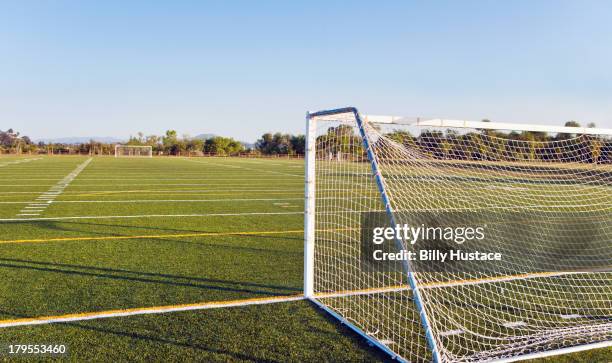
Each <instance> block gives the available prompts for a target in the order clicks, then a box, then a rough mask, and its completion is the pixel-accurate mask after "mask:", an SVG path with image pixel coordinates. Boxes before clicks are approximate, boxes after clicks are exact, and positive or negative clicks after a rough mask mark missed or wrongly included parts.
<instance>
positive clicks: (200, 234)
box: [0, 229, 304, 244]
mask: <svg viewBox="0 0 612 363" xmlns="http://www.w3.org/2000/svg"><path fill="white" fill-rule="evenodd" d="M303 232H304V230H303V229H299V230H297V229H296V230H289V231H247V232H199V233H177V234H154V235H138V236H104V237H59V238H46V239H16V240H5V241H0V244H13V243H44V242H66V241H94V240H115V239H147V238H152V239H157V238H169V237H200V236H232V235H235V236H251V235H258V234H293V233H303Z"/></svg>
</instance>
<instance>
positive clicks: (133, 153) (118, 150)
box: [115, 145, 153, 158]
mask: <svg viewBox="0 0 612 363" xmlns="http://www.w3.org/2000/svg"><path fill="white" fill-rule="evenodd" d="M138 156H140V157H148V158H150V157H152V156H153V147H152V146H140V145H115V157H116V158H118V157H138Z"/></svg>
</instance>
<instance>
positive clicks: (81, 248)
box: [0, 156, 612, 362]
mask: <svg viewBox="0 0 612 363" xmlns="http://www.w3.org/2000/svg"><path fill="white" fill-rule="evenodd" d="M24 159H33V158H32V157H21V158H19V157H5V156H2V157H0V164H4V163H5V162H11V161H16V160H24ZM37 159H38V157H37ZM86 159H87V158H86V157H78V156H75V157H71V156H66V157H40V159H39V160H32V161H28V162H23V163H10V164H7V165H6V166H4V167H2V168H0V202H11V203H15V204H11V203H5V204H0V219H9V218H10V219H12V218H16V215H17V214H18V213H19V211H20V210H21V209H22V208H23V207H24V205H27V203H32V202H33V201H34V200H35V199H36V198H37V197H38V196H40V195H41V194H42V193H45V192H46V191H48V190H49V189H50V188H51V187H52V186H54V185H55V184H57V182H58V181H59V180H61V179H63V178H64V177H65V176H66V175H68V174H69V173H70V172H71V171H73V170H74V169H75V168H76V166H77V165H79V164H81V163H83V162H84V161H85V160H86ZM302 197H303V161H300V160H283V159H272V160H265V159H239V158H202V159H187V158H152V159H127V158H126V159H114V158H105V157H96V158H94V159H93V161H92V162H91V163H90V165H88V166H87V167H86V168H85V169H84V170H83V171H82V172H81V173H80V174H79V176H78V177H77V178H75V179H74V180H73V181H72V182H71V183H70V185H69V186H68V187H67V188H66V189H65V190H63V192H62V193H61V194H59V195H58V196H57V197H56V198H55V200H54V201H53V202H52V203H50V205H49V206H48V207H47V208H46V209H45V210H44V211H43V212H42V213H41V214H40V217H72V216H109V215H121V216H146V215H180V214H198V215H202V216H195V217H159V218H147V217H138V218H129V219H128V218H125V219H113V218H110V219H75V220H31V221H28V220H27V218H24V219H23V220H22V221H11V222H2V223H0V234H1V235H2V238H1V239H2V240H4V241H17V240H19V241H26V242H22V243H0V273H2V275H3V279H2V280H1V281H0V301H1V306H2V308H0V320H7V319H18V318H25V317H38V316H49V315H63V314H69V313H86V312H93V311H102V310H113V309H130V308H141V307H148V306H160V305H173V304H190V303H200V302H206V301H219V300H238V299H256V298H265V297H275V296H283V295H292V294H297V293H300V291H301V290H302V259H303V255H302V253H303V251H302V249H303V241H302V239H303V237H302V234H301V233H296V231H300V230H301V229H302V223H303V220H302V216H301V214H300V213H299V212H301V211H302V210H303V199H302ZM142 200H146V202H136V201H142ZM275 212H296V213H293V214H280V215H272V214H271V215H261V214H258V215H256V214H253V213H275ZM214 214H233V215H232V216H228V215H225V216H222V215H214ZM204 215H208V216H204ZM32 218H34V217H32ZM283 231H284V232H283ZM96 236H98V237H99V238H96ZM111 237H112V238H111ZM134 237H138V238H134ZM27 241H30V242H27ZM35 241H38V242H35ZM42 241H48V242H42ZM1 334H2V338H0V343H1V344H7V343H23V342H32V343H49V342H54V343H65V344H67V345H68V347H69V348H68V349H69V351H70V355H69V358H70V359H72V360H76V359H77V358H78V360H88V361H89V360H109V359H113V360H135V361H150V360H166V361H178V360H183V361H184V360H202V361H253V360H257V361H287V360H289V361H316V360H323V361H380V360H385V359H386V356H384V355H382V354H381V353H380V352H378V351H377V350H375V349H372V348H370V347H368V345H367V344H366V343H365V342H364V341H363V340H362V339H360V338H359V337H357V336H355V335H354V334H352V333H351V332H349V331H348V329H346V328H344V327H343V326H341V325H340V324H338V323H337V322H336V321H335V320H332V319H331V318H330V317H329V316H327V315H326V314H324V313H323V312H322V311H320V310H319V309H318V308H316V307H314V306H313V305H312V304H310V303H308V302H307V301H298V302H289V303H277V304H271V305H259V306H248V307H233V308H222V309H215V310H207V311H189V312H174V313H167V314H160V315H142V316H130V317H119V318H110V319H100V320H91V321H82V322H71V323H62V324H52V325H44V326H24V327H16V328H6V329H2V332H1ZM611 357H612V349H602V350H596V351H589V352H582V353H577V354H574V355H568V356H563V357H553V358H549V359H545V360H543V361H551V362H552V361H560V360H562V359H564V360H566V361H567V362H570V361H572V362H573V361H585V362H587V361H588V362H592V361H609V360H610V359H611ZM8 359H9V358H7V357H6V356H3V355H0V360H8ZM551 359H553V360H551Z"/></svg>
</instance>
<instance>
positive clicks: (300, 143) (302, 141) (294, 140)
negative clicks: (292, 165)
mask: <svg viewBox="0 0 612 363" xmlns="http://www.w3.org/2000/svg"><path fill="white" fill-rule="evenodd" d="M291 149H292V151H293V154H298V155H304V154H305V153H306V137H305V136H304V135H295V136H291Z"/></svg>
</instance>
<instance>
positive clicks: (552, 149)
mask: <svg viewBox="0 0 612 363" xmlns="http://www.w3.org/2000/svg"><path fill="white" fill-rule="evenodd" d="M306 170H307V171H306V188H305V189H306V213H305V247H304V248H305V260H304V270H305V272H304V289H305V295H306V297H307V298H309V299H310V300H312V301H313V302H314V303H316V304H317V305H319V306H320V307H321V308H323V309H325V310H326V311H327V312H329V313H330V314H331V315H333V316H334V317H336V318H337V319H339V320H341V321H342V322H343V323H345V324H346V325H348V326H349V327H351V328H352V329H354V330H355V331H356V332H358V333H359V334H361V335H362V336H364V337H365V338H366V339H368V340H369V341H370V342H371V343H372V344H374V345H375V346H377V347H379V348H380V349H382V350H384V351H386V352H387V353H389V354H390V355H392V356H393V357H394V358H396V359H399V360H402V361H412V362H425V361H436V362H485V361H515V360H522V359H528V358H536V357H543V356H549V355H555V354H563V353H570V352H576V351H581V350H585V349H592V348H599V347H607V346H611V345H612V344H611V343H612V272H611V271H612V269H611V261H612V129H596V128H577V127H553V126H545V125H526V124H507V123H495V122H476V121H463V120H443V119H420V118H404V117H391V116H365V115H360V114H359V112H358V111H357V110H356V109H354V108H343V109H337V110H329V111H321V112H315V113H309V114H308V115H307V155H306ZM377 239H378V240H377ZM374 241H376V242H374ZM445 254H446V256H447V257H446V258H444V257H442V256H443V255H445Z"/></svg>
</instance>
